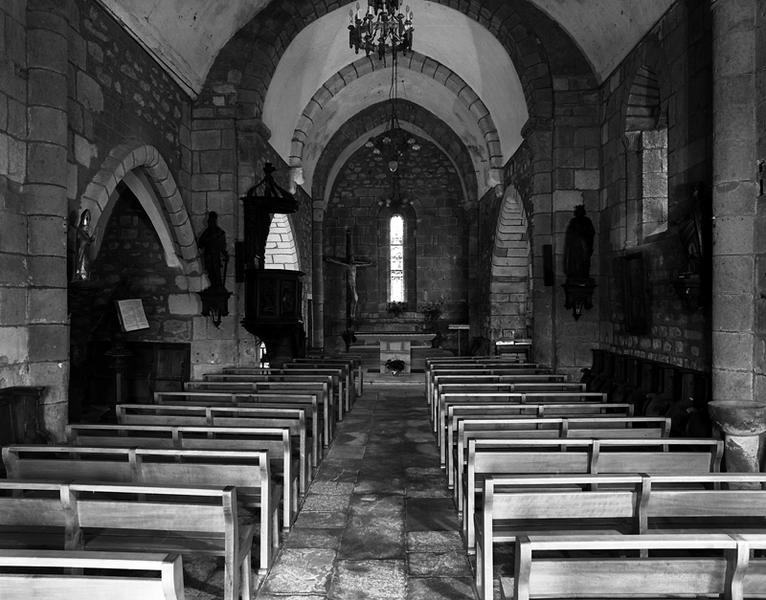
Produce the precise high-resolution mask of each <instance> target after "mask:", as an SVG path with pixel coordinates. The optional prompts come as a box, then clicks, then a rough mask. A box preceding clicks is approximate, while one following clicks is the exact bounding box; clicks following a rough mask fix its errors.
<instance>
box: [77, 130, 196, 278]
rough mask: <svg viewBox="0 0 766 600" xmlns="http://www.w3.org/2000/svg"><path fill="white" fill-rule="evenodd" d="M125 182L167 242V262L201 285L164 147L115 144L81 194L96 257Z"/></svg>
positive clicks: (193, 242)
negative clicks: (120, 188)
mask: <svg viewBox="0 0 766 600" xmlns="http://www.w3.org/2000/svg"><path fill="white" fill-rule="evenodd" d="M120 182H124V183H125V184H126V185H127V186H128V187H129V188H130V190H131V191H132V192H133V194H135V196H136V197H137V198H138V200H139V202H140V203H141V206H142V207H143V209H144V210H145V211H146V214H147V215H148V216H149V218H150V219H151V222H152V225H153V226H154V228H155V230H156V231H157V235H158V237H159V239H160V242H161V244H162V247H163V250H164V253H165V261H166V264H167V265H168V266H169V267H177V268H180V269H182V270H183V273H184V274H185V275H186V276H187V278H188V280H189V290H200V289H202V276H201V273H202V265H201V262H200V259H199V250H198V248H197V242H196V238H195V236H194V231H193V230H192V226H191V222H190V220H189V214H188V213H187V211H186V207H185V206H184V203H183V199H182V198H181V194H180V193H179V191H178V186H177V185H176V182H175V180H174V178H173V175H172V174H171V172H170V169H169V168H168V165H167V163H166V162H165V159H163V158H162V156H161V155H160V153H159V151H158V150H157V149H156V148H155V147H153V146H149V145H146V144H120V145H119V146H116V147H114V148H113V149H112V150H111V151H110V152H109V155H108V156H107V158H106V159H105V160H104V162H103V163H102V164H101V168H100V169H99V171H98V172H97V173H96V175H95V176H94V177H93V179H92V180H91V182H90V183H89V184H88V186H87V187H86V188H85V191H84V192H83V194H82V196H81V198H80V211H82V210H85V209H89V210H90V213H91V219H92V221H91V222H92V224H93V225H92V227H93V236H94V242H93V244H92V246H91V248H90V252H91V257H95V256H96V255H97V254H98V251H99V248H100V247H101V242H102V241H103V236H104V231H105V229H106V224H107V223H108V222H109V217H110V216H111V214H112V210H113V209H114V204H115V202H116V201H117V197H116V194H114V191H115V189H116V188H117V185H118V184H119V183H120Z"/></svg>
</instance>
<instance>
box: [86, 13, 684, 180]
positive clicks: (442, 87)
mask: <svg viewBox="0 0 766 600" xmlns="http://www.w3.org/2000/svg"><path fill="white" fill-rule="evenodd" d="M672 1H673V0H640V2H639V1H636V0H462V1H457V0H440V1H439V2H429V1H426V0H405V3H408V4H409V5H410V6H411V7H412V9H413V11H414V13H415V39H414V45H413V50H414V51H415V52H414V55H415V56H416V58H413V59H411V61H410V62H411V63H413V64H412V65H410V63H407V64H404V65H402V64H401V63H400V69H399V79H398V81H399V95H400V96H401V97H402V98H404V99H406V100H409V101H411V102H414V103H416V104H418V105H420V106H422V107H423V108H424V109H426V110H427V111H430V112H431V113H432V114H433V115H434V116H435V117H436V118H437V119H440V120H441V121H443V122H444V123H446V124H447V125H448V126H449V127H450V128H451V129H452V130H453V131H454V132H455V134H456V135H457V136H458V137H459V138H460V139H461V140H462V142H463V144H464V146H465V148H466V149H467V151H468V153H469V154H470V157H471V160H472V162H473V164H474V166H475V170H476V175H477V177H476V181H477V183H478V186H479V190H478V191H479V194H481V193H483V192H484V191H485V190H486V189H488V188H490V187H492V186H493V185H494V184H495V183H497V182H498V181H497V174H498V172H499V171H498V166H502V164H504V163H505V161H506V160H507V159H508V158H509V157H510V156H511V155H512V154H513V152H514V151H515V150H516V148H517V147H518V145H519V143H520V142H521V128H522V126H523V125H524V123H525V122H526V120H527V118H528V117H529V116H530V114H531V113H533V111H535V110H536V109H535V107H533V106H531V105H530V103H531V102H534V98H533V94H532V92H531V91H530V90H531V89H532V87H533V86H534V85H536V84H535V82H534V80H535V77H537V79H538V80H539V76H537V73H536V72H535V71H534V66H533V67H530V64H529V63H530V62H531V61H530V60H529V52H530V44H529V43H528V41H529V40H530V39H532V40H537V44H539V45H540V47H541V50H540V52H539V55H540V56H542V57H545V58H544V60H546V61H547V62H548V64H549V68H550V72H549V73H548V76H555V75H557V74H559V75H560V74H566V73H567V72H570V71H580V73H578V75H581V74H583V73H582V71H583V70H587V71H588V73H587V74H588V75H590V76H591V77H593V79H594V80H595V81H596V82H599V81H603V80H604V79H605V78H606V77H608V76H609V74H610V73H611V72H612V71H613V70H614V68H615V67H616V66H617V65H618V64H619V62H620V61H621V60H622V59H623V58H624V56H625V55H626V54H627V52H628V51H629V50H630V49H631V48H632V47H633V46H634V45H635V44H636V43H637V42H638V41H639V40H640V39H641V37H643V35H644V34H645V33H646V32H647V31H648V30H649V29H650V28H651V26H652V25H654V23H655V22H656V21H657V20H658V19H659V18H660V17H661V16H662V14H663V13H664V12H665V11H666V10H667V9H668V8H669V6H670V4H672ZM100 2H101V3H102V4H103V5H104V6H105V7H106V8H107V10H109V11H110V12H111V13H112V14H113V15H114V16H115V17H116V18H117V19H118V20H120V21H121V22H122V23H123V24H124V26H125V27H126V29H127V30H128V31H129V32H130V33H131V34H132V35H133V36H134V37H135V38H136V39H137V40H138V41H139V43H141V44H142V45H143V46H144V47H145V48H146V49H147V50H148V51H149V52H150V53H151V54H152V55H153V56H154V57H155V58H156V59H157V61H158V62H159V63H160V64H161V65H163V67H164V68H165V69H166V70H167V71H168V72H169V73H170V74H171V75H172V76H173V77H174V78H175V79H176V81H177V82H178V83H179V84H180V85H181V86H182V87H183V88H184V89H185V90H186V91H187V92H188V93H189V95H190V96H192V97H196V96H197V95H198V94H199V93H201V92H202V91H203V89H204V87H205V85H206V81H207V80H208V79H209V77H211V76H214V71H215V69H216V67H215V65H216V60H217V59H218V60H219V61H220V60H221V57H222V56H225V57H226V58H225V60H224V62H225V63H226V64H229V63H230V62H231V60H230V57H228V56H226V52H227V44H229V42H232V41H233V40H237V38H238V37H239V38H242V36H243V34H247V32H248V24H250V23H258V19H263V21H264V23H266V24H265V25H264V24H261V25H260V26H256V27H254V28H253V30H254V31H258V32H259V34H260V35H264V32H268V34H269V35H271V36H272V38H273V40H274V41H276V40H277V39H278V40H279V42H280V43H281V46H282V47H281V48H280V50H279V52H278V57H277V60H278V62H277V64H276V66H275V67H274V68H273V71H272V72H271V73H270V74H269V76H268V77H267V78H266V84H265V86H266V89H265V91H259V92H258V94H259V95H260V97H261V100H260V101H259V102H258V104H259V105H258V106H257V108H256V110H255V112H259V113H260V114H258V115H257V116H259V117H260V118H261V119H262V120H263V122H264V123H265V124H266V125H267V126H268V127H269V129H270V130H271V133H272V136H271V139H270V143H271V144H272V146H273V147H274V149H275V150H276V151H277V152H278V153H279V154H280V155H281V156H282V158H283V159H284V160H285V161H286V162H288V163H289V164H291V165H293V166H298V167H302V168H303V175H304V178H305V188H306V189H311V187H312V181H311V178H312V175H313V171H314V168H315V166H316V165H317V162H318V161H319V160H320V158H321V155H322V152H323V151H324V148H325V146H326V145H327V143H328V142H329V140H330V139H331V138H332V136H333V135H334V134H335V132H337V131H338V130H339V129H340V128H341V127H342V126H343V124H344V123H345V122H346V121H347V120H348V119H350V118H352V117H353V116H354V115H355V114H358V113H359V112H361V111H363V110H364V109H366V108H368V107H370V106H372V105H375V104H377V103H380V102H381V101H382V100H385V98H387V97H388V93H389V88H390V69H385V70H384V69H380V68H379V67H376V66H373V67H372V68H369V67H368V66H366V65H364V64H363V62H360V60H359V59H360V57H359V56H358V55H354V53H353V51H351V50H349V48H348V32H347V30H346V24H347V18H348V12H349V9H350V8H351V7H352V6H353V5H354V4H355V2H354V3H351V2H349V3H346V2H341V3H337V2H332V1H330V2H327V3H324V2H323V3H321V6H320V4H317V3H316V2H314V1H312V0H271V1H269V0H226V1H213V2H211V1H210V0H100ZM361 4H363V5H366V2H365V1H364V0H361ZM451 7H454V8H451ZM482 13H484V14H482ZM508 13H512V14H513V18H510V19H509V18H508V16H507V15H508ZM307 14H309V15H315V16H313V17H308V18H307V17H306V16H305V15H307ZM263 15H265V16H263ZM285 15H287V18H291V19H292V20H293V21H294V22H293V23H292V27H287V25H288V23H286V22H284V21H282V22H280V19H285ZM290 15H292V17H291V16H290ZM296 22H298V23H299V24H298V26H297V28H296V26H295V23H296ZM282 23H284V25H285V27H284V30H285V32H287V31H296V33H293V34H291V36H288V38H289V39H288V40H287V42H285V40H284V38H285V35H283V32H281V31H276V29H280V28H281V27H280V26H281V25H282ZM519 23H520V24H521V25H522V27H521V30H522V31H527V30H528V31H529V33H522V35H523V36H527V39H526V40H522V41H519V40H518V39H515V38H516V34H517V32H519V27H518V24H519ZM504 28H505V29H504ZM503 32H505V33H503ZM512 38H513V39H512ZM268 43H269V42H268V41H267V42H261V44H262V45H265V44H268ZM514 44H516V46H514ZM234 46H236V47H237V48H239V47H240V44H239V42H238V43H237V44H234V45H233V42H232V44H229V46H228V49H229V50H228V52H232V50H231V48H232V47H234ZM514 48H515V50H514ZM531 51H532V52H537V50H535V49H534V48H532V50H531ZM525 52H526V54H524V53H525ZM514 53H515V56H514ZM522 57H523V60H522ZM514 59H515V62H514ZM355 61H356V62H355ZM427 61H431V63H433V64H431V63H428V65H429V68H426V67H425V66H424V62H427ZM246 62H247V59H242V68H243V70H245V71H246V69H247V65H246ZM368 62H369V61H368ZM521 63H526V64H521ZM434 65H435V66H434ZM524 69H526V70H524ZM386 71H387V72H388V74H386ZM349 73H352V74H353V77H350V78H349V76H348V74H349ZM437 73H438V75H437ZM339 74H340V75H341V77H340V78H339V77H338V75H339ZM261 79H263V77H261ZM339 80H340V81H339ZM455 81H458V82H460V83H459V85H455ZM538 85H539V84H538ZM549 85H550V84H549ZM328 90H330V93H329V94H328V93H327V92H328ZM328 96H329V97H328ZM543 104H544V103H543ZM317 106H319V107H320V110H317ZM477 107H478V108H477ZM536 114H537V115H538V116H539V111H538V112H537V113H536ZM254 116H255V115H254ZM307 124H308V125H309V127H307V126H306V125H307Z"/></svg>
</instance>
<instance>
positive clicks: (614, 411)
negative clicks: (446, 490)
mask: <svg viewBox="0 0 766 600" xmlns="http://www.w3.org/2000/svg"><path fill="white" fill-rule="evenodd" d="M444 406H445V409H446V422H447V425H446V427H445V428H444V429H440V430H439V436H438V437H437V443H438V445H439V454H440V457H441V460H442V463H441V466H442V468H446V465H447V448H452V447H453V445H454V443H455V439H456V435H457V419H458V418H459V417H474V418H482V417H485V418H498V419H500V418H504V417H514V416H518V415H528V416H530V417H535V418H538V419H541V418H543V417H576V416H588V415H605V416H612V417H632V416H633V405H632V404H615V403H612V402H609V403H601V402H574V403H571V404H508V403H507V402H482V403H480V404H473V403H468V404H461V403H459V402H456V403H452V402H448V403H445V405H444Z"/></svg>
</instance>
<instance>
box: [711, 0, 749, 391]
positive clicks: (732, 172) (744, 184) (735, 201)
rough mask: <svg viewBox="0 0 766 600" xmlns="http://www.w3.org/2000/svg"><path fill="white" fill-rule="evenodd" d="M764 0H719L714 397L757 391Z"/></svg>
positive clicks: (715, 13) (715, 81) (715, 100)
mask: <svg viewBox="0 0 766 600" xmlns="http://www.w3.org/2000/svg"><path fill="white" fill-rule="evenodd" d="M757 5H758V0H713V1H712V2H711V6H712V14H713V299H712V301H713V323H712V328H713V332H712V334H713V335H712V345H713V398H714V399H716V400H751V399H753V398H754V393H755V389H754V376H753V374H754V354H755V351H756V344H755V309H756V303H757V302H759V300H757V295H756V294H755V293H754V291H755V290H756V277H757V274H756V269H755V260H754V258H755V247H754V241H755V233H756V230H755V223H756V212H757V205H756V198H757V190H756V181H755V174H756V166H755V163H756V122H755V106H756V100H755V98H756V95H755V91H756V90H755V49H756V44H755V40H756V37H755V22H756V11H757Z"/></svg>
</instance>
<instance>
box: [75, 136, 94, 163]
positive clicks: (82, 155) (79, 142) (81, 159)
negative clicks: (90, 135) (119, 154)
mask: <svg viewBox="0 0 766 600" xmlns="http://www.w3.org/2000/svg"><path fill="white" fill-rule="evenodd" d="M74 157H75V160H76V161H77V162H78V163H79V164H81V165H82V166H83V167H87V168H90V166H91V164H92V163H93V160H94V159H96V158H98V146H97V145H96V144H91V143H90V142H89V141H88V140H86V139H85V138H84V137H82V136H80V135H77V134H75V135H74Z"/></svg>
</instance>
